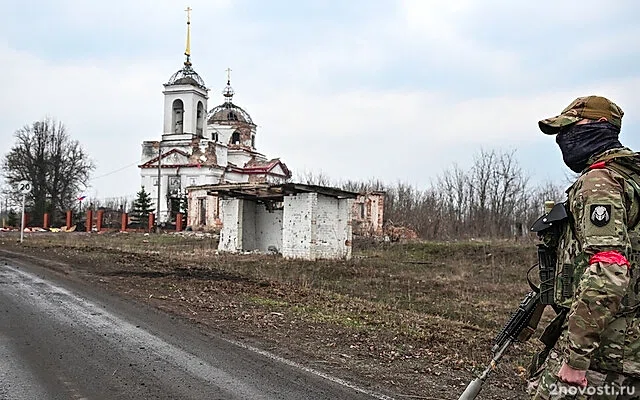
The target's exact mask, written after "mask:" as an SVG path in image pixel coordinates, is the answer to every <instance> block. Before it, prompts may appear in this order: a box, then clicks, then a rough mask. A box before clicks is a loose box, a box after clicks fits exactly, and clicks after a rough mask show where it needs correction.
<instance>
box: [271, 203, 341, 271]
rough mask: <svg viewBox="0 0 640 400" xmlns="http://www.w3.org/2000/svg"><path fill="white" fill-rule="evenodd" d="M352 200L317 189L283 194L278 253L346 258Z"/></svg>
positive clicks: (318, 257) (293, 255) (293, 256)
mask: <svg viewBox="0 0 640 400" xmlns="http://www.w3.org/2000/svg"><path fill="white" fill-rule="evenodd" d="M352 202H353V200H351V199H336V198H333V197H330V196H324V195H321V194H318V193H299V194H297V195H292V196H286V197H285V200H284V221H283V225H284V226H283V232H282V256H283V257H286V258H302V259H306V260H316V259H323V258H324V259H336V258H339V259H350V258H351V240H352V230H351V205H352Z"/></svg>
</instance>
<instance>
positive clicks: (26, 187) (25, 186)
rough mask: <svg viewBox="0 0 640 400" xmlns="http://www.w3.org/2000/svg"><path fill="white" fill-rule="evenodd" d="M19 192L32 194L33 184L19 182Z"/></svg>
mask: <svg viewBox="0 0 640 400" xmlns="http://www.w3.org/2000/svg"><path fill="white" fill-rule="evenodd" d="M18 191H19V192H20V193H21V194H29V193H30V192H31V182H29V181H20V182H18Z"/></svg>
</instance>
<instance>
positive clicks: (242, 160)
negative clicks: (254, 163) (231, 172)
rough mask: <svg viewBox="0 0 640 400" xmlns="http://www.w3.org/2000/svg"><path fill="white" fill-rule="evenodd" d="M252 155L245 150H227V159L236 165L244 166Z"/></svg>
mask: <svg viewBox="0 0 640 400" xmlns="http://www.w3.org/2000/svg"><path fill="white" fill-rule="evenodd" d="M251 158H252V155H251V154H249V153H247V152H246V151H238V150H230V151H228V152H227V161H228V162H229V163H231V164H234V165H237V166H238V167H244V165H245V164H246V163H247V162H249V160H251Z"/></svg>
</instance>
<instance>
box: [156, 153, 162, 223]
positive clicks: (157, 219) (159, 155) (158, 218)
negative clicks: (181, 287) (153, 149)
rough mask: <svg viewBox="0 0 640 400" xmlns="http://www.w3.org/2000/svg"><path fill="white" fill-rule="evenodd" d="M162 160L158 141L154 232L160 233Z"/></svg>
mask: <svg viewBox="0 0 640 400" xmlns="http://www.w3.org/2000/svg"><path fill="white" fill-rule="evenodd" d="M161 162H162V147H160V142H158V200H157V202H156V233H160V187H161V185H160V179H161V178H162V177H161V174H160V172H161V169H160V163H161Z"/></svg>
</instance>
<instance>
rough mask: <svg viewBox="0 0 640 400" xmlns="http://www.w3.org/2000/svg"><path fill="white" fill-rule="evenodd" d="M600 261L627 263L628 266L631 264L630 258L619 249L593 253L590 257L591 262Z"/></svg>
mask: <svg viewBox="0 0 640 400" xmlns="http://www.w3.org/2000/svg"><path fill="white" fill-rule="evenodd" d="M599 262H601V263H605V264H618V265H626V266H627V267H630V266H631V264H629V260H627V258H626V257H625V256H623V255H622V254H620V253H618V252H617V251H601V252H600V253H596V254H594V255H592V256H591V258H590V259H589V264H595V263H599Z"/></svg>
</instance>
